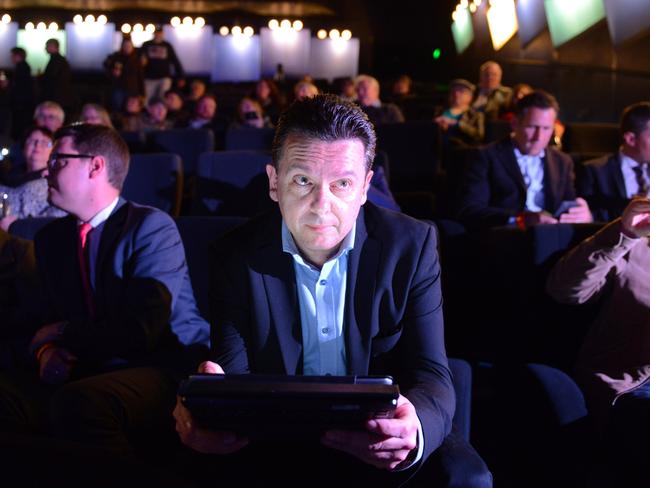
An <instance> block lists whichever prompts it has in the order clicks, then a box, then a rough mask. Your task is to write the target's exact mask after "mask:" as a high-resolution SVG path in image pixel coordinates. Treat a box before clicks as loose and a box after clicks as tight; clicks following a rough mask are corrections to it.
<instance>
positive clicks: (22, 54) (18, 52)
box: [11, 47, 27, 59]
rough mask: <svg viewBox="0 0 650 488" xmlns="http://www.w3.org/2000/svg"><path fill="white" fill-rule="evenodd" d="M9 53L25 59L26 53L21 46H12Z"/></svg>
mask: <svg viewBox="0 0 650 488" xmlns="http://www.w3.org/2000/svg"><path fill="white" fill-rule="evenodd" d="M11 54H15V55H16V56H20V57H21V58H23V59H25V58H26V57H27V53H26V52H25V50H24V49H23V48H22V47H12V48H11Z"/></svg>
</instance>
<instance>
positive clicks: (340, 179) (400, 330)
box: [175, 95, 491, 486]
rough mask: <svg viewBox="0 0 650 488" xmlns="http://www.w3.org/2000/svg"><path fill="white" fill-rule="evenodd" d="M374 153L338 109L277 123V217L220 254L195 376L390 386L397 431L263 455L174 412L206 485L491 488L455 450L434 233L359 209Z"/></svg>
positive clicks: (278, 444)
mask: <svg viewBox="0 0 650 488" xmlns="http://www.w3.org/2000/svg"><path fill="white" fill-rule="evenodd" d="M374 152H375V133H374V130H373V128H372V125H371V124H370V122H369V121H368V117H367V116H366V115H365V114H364V113H363V111H362V110H361V109H360V108H359V107H357V106H356V105H354V104H352V103H349V102H343V101H342V100H341V99H339V98H338V97H335V96H332V95H317V96H315V97H312V98H306V99H304V100H302V101H298V102H295V103H294V104H293V105H292V106H291V107H290V108H289V110H288V111H287V112H285V113H284V114H283V115H282V117H281V118H280V122H279V125H278V128H277V132H276V136H275V140H274V143H273V164H270V165H268V166H267V174H268V178H269V187H270V189H269V191H270V196H271V199H272V200H274V201H275V202H277V203H278V207H279V208H274V209H273V210H272V211H271V212H270V213H268V214H265V215H263V216H261V217H259V218H256V219H254V220H252V221H251V222H249V223H248V224H246V225H244V226H243V227H240V228H239V229H238V230H236V231H234V232H232V233H231V234H229V235H228V236H226V237H224V238H223V239H222V240H220V241H219V242H218V244H217V246H216V248H215V251H214V265H213V269H212V277H213V286H212V290H211V305H212V307H213V309H212V310H213V311H212V316H211V337H212V344H213V354H212V359H213V360H214V361H215V362H207V363H205V364H203V365H202V370H203V371H206V372H221V371H225V373H226V374H247V373H269V374H279V375H296V374H302V375H335V376H336V375H367V374H377V375H384V374H388V375H392V376H393V377H394V379H395V380H396V382H397V383H398V384H399V386H400V390H401V392H402V395H400V397H399V401H398V406H397V409H396V412H395V417H394V418H393V419H373V420H369V421H367V422H366V423H365V425H363V426H360V430H358V431H344V430H331V431H328V432H326V433H325V434H324V435H323V437H322V438H321V439H320V442H318V439H316V440H315V441H316V442H314V443H313V444H310V443H308V442H306V441H305V442H295V441H294V442H291V441H289V443H287V441H286V439H273V440H271V444H270V445H268V444H265V443H264V442H262V441H258V442H255V441H251V442H250V443H249V440H248V439H246V438H243V437H240V436H239V435H238V434H237V433H229V432H214V431H206V430H203V429H200V428H196V427H195V426H194V424H193V422H192V418H191V416H190V414H189V412H188V411H187V410H186V409H185V408H184V407H183V406H182V404H181V403H180V402H179V403H177V408H176V410H175V416H176V421H177V423H176V429H177V430H178V431H179V434H180V436H181V440H182V441H183V442H184V443H185V444H186V445H188V446H189V447H191V448H193V449H194V450H196V451H199V452H203V453H207V454H212V456H210V457H208V459H209V461H208V462H207V463H205V464H206V466H205V470H209V469H210V467H212V469H214V478H212V479H213V480H215V481H216V480H219V479H227V478H229V477H230V476H232V477H233V478H234V479H240V480H241V479H244V478H242V477H245V476H247V475H251V470H250V469H246V466H256V468H257V469H256V470H255V472H254V473H252V476H253V480H252V481H251V482H255V481H257V482H260V480H266V481H267V482H268V481H269V480H271V479H273V480H274V481H275V482H278V483H279V482H282V483H283V486H287V485H291V486H293V485H294V484H297V485H298V486H305V485H307V484H309V486H322V485H323V486H324V485H326V486H332V484H333V483H337V484H338V485H341V486H349V484H350V483H353V482H354V481H355V480H364V481H365V482H367V483H369V484H375V485H392V484H398V483H401V482H403V481H405V480H406V479H408V478H409V477H410V476H412V475H413V474H415V472H416V471H418V469H420V467H423V466H433V467H432V468H430V469H427V468H423V469H422V472H421V473H417V474H418V476H417V478H419V479H420V480H421V482H422V483H426V485H427V486H439V485H443V486H447V484H449V485H450V486H451V485H453V486H491V476H490V474H489V472H488V471H487V468H486V467H485V465H484V464H483V462H482V460H481V459H480V458H479V457H478V455H477V454H476V452H475V451H473V449H472V448H471V446H469V445H468V444H467V443H465V442H464V441H463V440H462V439H461V438H459V436H458V435H457V434H455V433H451V434H450V431H451V420H452V417H453V413H454V406H455V396H454V389H453V385H452V379H451V375H450V371H449V367H448V363H447V356H446V353H445V346H444V334H443V316H442V296H441V291H440V266H439V262H438V256H437V252H436V233H435V230H434V228H433V227H432V226H430V225H429V224H426V223H423V222H419V221H416V220H414V219H412V218H410V217H407V216H405V215H402V214H398V213H395V212H392V211H388V210H384V209H381V208H379V207H376V206H374V205H372V204H370V203H366V199H367V192H368V187H369V185H370V180H371V178H372V175H373V172H372V170H371V166H372V161H373V158H374ZM364 204H365V205H364ZM269 422H273V419H269ZM294 434H295V433H294ZM249 444H250V445H249ZM225 454H232V456H228V457H220V456H219V455H222V456H223V455H225ZM287 460H288V461H289V464H286V461H287ZM279 463H281V464H279ZM282 463H283V464H282ZM215 466H217V468H214V467H215ZM267 466H268V470H267V469H265V467H267ZM278 468H280V469H278ZM285 468H286V469H285ZM343 473H345V475H343ZM427 473H428V474H427ZM432 473H435V474H432ZM419 475H421V476H419ZM255 476H257V479H255ZM443 479H444V481H442V480H443ZM436 481H438V483H436ZM244 484H245V483H244ZM272 484H273V483H272Z"/></svg>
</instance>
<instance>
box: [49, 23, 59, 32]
mask: <svg viewBox="0 0 650 488" xmlns="http://www.w3.org/2000/svg"><path fill="white" fill-rule="evenodd" d="M47 28H48V29H49V30H51V31H55V30H59V24H57V23H56V22H50V25H49V26H48V27H47Z"/></svg>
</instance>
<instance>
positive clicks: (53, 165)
mask: <svg viewBox="0 0 650 488" xmlns="http://www.w3.org/2000/svg"><path fill="white" fill-rule="evenodd" d="M94 157H95V155H94V154H68V153H54V154H52V155H50V159H48V161H47V168H48V169H49V170H51V171H56V170H59V169H61V168H64V167H65V166H66V165H67V164H68V161H67V160H68V159H83V158H94Z"/></svg>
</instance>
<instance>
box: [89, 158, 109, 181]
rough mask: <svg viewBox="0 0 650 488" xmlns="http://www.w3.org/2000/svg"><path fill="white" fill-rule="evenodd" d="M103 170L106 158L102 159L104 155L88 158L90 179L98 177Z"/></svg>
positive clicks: (104, 169)
mask: <svg viewBox="0 0 650 488" xmlns="http://www.w3.org/2000/svg"><path fill="white" fill-rule="evenodd" d="M105 171H106V159H104V156H95V157H93V158H92V159H91V160H90V172H89V176H90V178H91V179H93V178H97V177H99V176H100V175H101V174H103V173H104V172H105Z"/></svg>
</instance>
